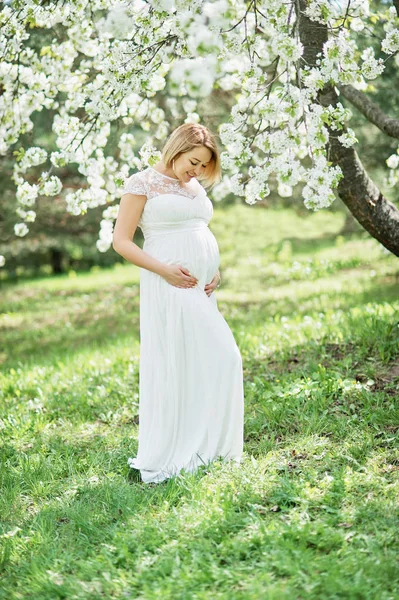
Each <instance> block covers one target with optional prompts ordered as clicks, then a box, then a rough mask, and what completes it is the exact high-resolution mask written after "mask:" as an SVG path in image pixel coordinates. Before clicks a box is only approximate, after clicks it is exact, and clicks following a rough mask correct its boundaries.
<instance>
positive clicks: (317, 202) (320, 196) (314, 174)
mask: <svg viewBox="0 0 399 600" xmlns="http://www.w3.org/2000/svg"><path fill="white" fill-rule="evenodd" d="M306 176H307V184H306V185H305V187H304V188H303V190H302V196H303V198H304V204H305V206H306V208H309V209H313V210H318V209H319V208H325V207H327V206H330V204H331V203H332V202H333V201H334V200H335V196H334V193H333V192H332V189H333V188H335V187H337V185H338V182H339V180H340V179H341V177H342V171H341V169H340V167H330V168H328V165H327V159H326V158H325V156H321V155H320V156H317V157H316V158H315V161H314V164H313V166H312V168H311V169H309V170H308V172H307V175H306Z"/></svg>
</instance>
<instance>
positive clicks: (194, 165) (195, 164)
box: [190, 160, 207, 169]
mask: <svg viewBox="0 0 399 600" xmlns="http://www.w3.org/2000/svg"><path fill="white" fill-rule="evenodd" d="M190 163H191V164H192V165H193V167H196V166H197V165H198V163H193V162H192V161H191V160H190ZM202 166H203V167H204V169H206V167H207V165H202Z"/></svg>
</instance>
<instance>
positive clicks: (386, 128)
mask: <svg viewBox="0 0 399 600" xmlns="http://www.w3.org/2000/svg"><path fill="white" fill-rule="evenodd" d="M397 1H398V5H399V0H397ZM338 89H339V91H340V92H341V94H342V95H343V96H344V98H346V99H347V100H349V102H350V103H351V104H353V106H355V107H356V108H357V109H358V111H359V112H361V113H362V115H364V116H365V117H366V119H367V120H368V121H370V123H373V124H374V125H376V126H377V127H378V129H381V131H383V132H384V133H386V134H387V135H389V136H390V137H393V138H396V139H399V119H394V118H393V117H390V116H388V115H386V114H385V113H384V111H383V110H381V108H380V107H379V106H378V104H376V103H375V102H373V101H372V100H370V98H369V97H368V96H367V95H366V94H365V93H364V92H361V91H360V90H357V89H356V88H354V87H353V86H352V85H340V86H338Z"/></svg>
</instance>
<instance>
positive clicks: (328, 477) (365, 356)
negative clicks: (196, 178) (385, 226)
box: [0, 205, 399, 600]
mask: <svg viewBox="0 0 399 600" xmlns="http://www.w3.org/2000/svg"><path fill="white" fill-rule="evenodd" d="M343 220H344V218H343V216H342V215H340V214H334V213H331V212H327V211H321V212H320V213H316V214H311V213H306V214H305V215H298V214H296V213H295V212H293V211H290V210H281V211H273V210H264V209H262V208H261V207H248V206H246V205H244V206H238V207H231V208H229V209H228V210H226V211H221V210H219V209H218V208H215V215H214V218H213V220H212V222H211V229H212V231H213V232H214V233H215V235H216V237H217V239H218V242H219V246H220V251H221V257H222V260H221V274H222V287H221V288H220V289H219V290H218V291H217V298H218V304H219V309H220V311H221V312H222V314H223V315H224V317H225V318H226V320H227V321H228V323H229V325H230V326H231V328H232V330H233V332H234V335H235V338H236V340H237V343H238V345H239V347H240V350H241V353H242V356H243V361H244V385H245V453H244V459H243V462H242V464H241V465H240V467H239V468H237V467H234V466H232V465H231V464H223V463H222V462H220V461H217V462H215V463H214V464H212V465H211V467H210V468H206V467H205V466H204V467H201V468H200V469H199V470H198V471H197V472H196V473H195V474H189V473H182V475H181V477H179V478H173V479H171V480H169V481H166V482H164V483H162V484H150V485H148V484H147V485H146V484H142V483H141V482H140V481H139V477H138V472H137V471H134V470H131V469H129V467H128V466H127V457H129V456H134V454H135V452H136V450H137V427H138V425H137V413H138V373H139V370H138V369H139V288H138V268H137V267H135V266H133V265H130V264H126V265H123V266H117V267H116V268H114V269H109V270H103V271H99V270H97V269H95V270H94V271H93V272H91V273H81V274H73V273H72V274H71V275H72V276H65V277H47V278H43V279H40V280H34V281H25V282H21V283H20V284H18V285H7V286H4V285H3V287H2V294H1V300H0V309H1V316H0V326H1V339H2V350H1V354H0V361H1V366H2V371H1V373H0V384H1V390H2V391H1V396H0V398H1V413H0V433H1V441H0V456H1V474H0V477H1V480H0V484H1V495H0V514H1V523H0V547H1V549H0V598H2V599H3V598H4V599H7V600H16V599H24V600H25V599H28V598H29V599H32V600H36V599H37V600H54V599H58V598H65V599H67V600H73V599H81V598H82V599H83V598H84V599H90V600H92V599H100V598H105V599H108V598H118V599H119V598H129V599H133V598H139V599H146V600H147V599H153V598H162V600H166V599H170V600H186V599H187V600H191V599H198V600H202V599H205V598H206V599H211V600H214V599H226V600H234V599H243V600H255V599H256V600H257V599H262V600H263V599H265V600H297V599H298V600H304V599H306V600H308V599H309V600H313V599H314V600H320V599H327V598H328V599H335V598H336V599H341V598H348V599H370V600H376V599H378V600H391V599H396V598H399V570H398V568H397V556H398V550H399V542H398V531H399V513H398V496H399V444H398V441H399V439H398V438H399V403H398V389H399V279H398V275H399V263H398V262H397V259H396V258H395V257H394V256H393V255H390V254H389V253H387V252H386V251H384V249H383V248H382V246H381V245H379V244H378V243H377V242H376V241H375V240H372V239H370V238H368V237H367V235H363V234H362V235H359V234H356V235H355V234H353V235H351V236H349V237H343V236H341V235H340V230H341V228H342V225H343Z"/></svg>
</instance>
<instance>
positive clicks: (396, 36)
mask: <svg viewBox="0 0 399 600" xmlns="http://www.w3.org/2000/svg"><path fill="white" fill-rule="evenodd" d="M381 49H382V51H383V52H385V53H386V54H393V53H394V52H397V51H398V50H399V29H392V30H391V31H388V33H387V35H386V37H385V39H384V40H383V41H382V44H381Z"/></svg>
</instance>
